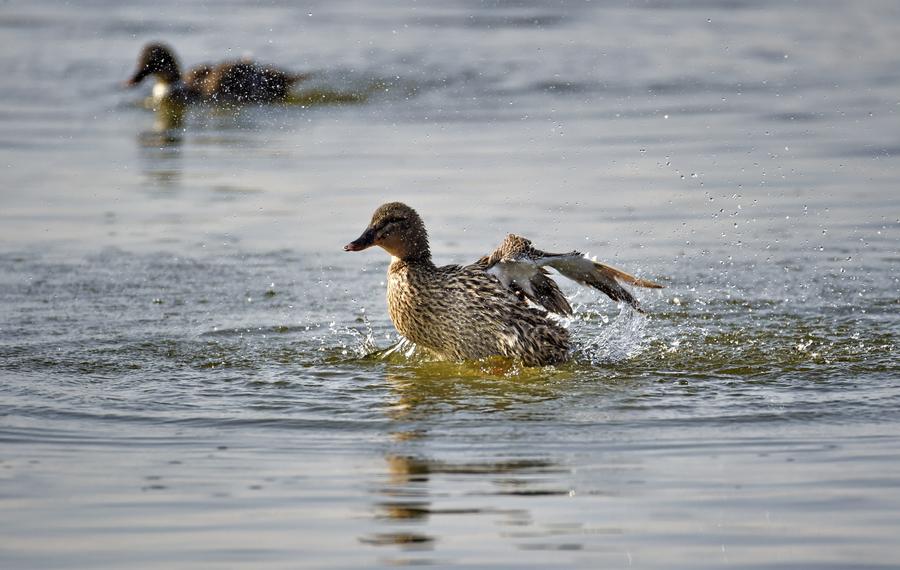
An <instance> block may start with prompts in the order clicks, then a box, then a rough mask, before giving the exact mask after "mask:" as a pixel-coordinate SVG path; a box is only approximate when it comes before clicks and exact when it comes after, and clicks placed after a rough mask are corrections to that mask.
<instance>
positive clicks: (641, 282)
mask: <svg viewBox="0 0 900 570" xmlns="http://www.w3.org/2000/svg"><path fill="white" fill-rule="evenodd" d="M373 246H379V247H381V248H382V249H384V250H385V251H386V252H387V253H388V254H390V256H391V262H390V265H389V266H388V272H387V274H388V281H387V305H388V314H389V315H390V318H391V322H392V323H393V324H394V327H395V328H396V329H397V331H398V332H399V333H400V334H401V335H402V336H403V337H404V338H405V339H407V340H408V341H410V342H412V343H414V344H415V345H416V347H418V348H422V349H424V350H425V351H427V352H428V353H430V354H431V355H433V356H434V357H436V358H437V359H440V360H454V361H465V360H478V359H484V358H489V357H494V356H499V357H505V358H509V359H513V360H516V361H519V362H521V363H522V364H524V365H525V366H547V365H554V364H560V363H563V362H565V361H566V360H568V359H569V358H570V356H571V352H572V351H571V338H570V333H569V330H568V329H567V328H565V327H564V326H563V325H562V324H561V321H560V317H567V316H571V315H572V313H573V311H572V306H571V305H570V303H569V302H568V301H567V300H566V298H565V296H564V295H563V294H562V292H561V291H560V289H559V286H558V284H557V283H556V281H555V280H554V279H553V277H552V276H551V273H550V272H549V271H548V268H552V269H554V270H555V271H556V272H558V273H559V274H560V275H563V276H565V277H567V278H569V279H571V280H573V281H575V282H577V283H580V284H582V285H584V286H587V287H592V288H595V289H597V290H599V291H601V292H603V293H604V294H606V295H607V296H608V297H610V298H611V299H612V300H614V301H620V302H624V303H626V304H627V305H629V306H630V307H632V308H633V309H635V310H636V311H639V312H644V309H643V308H642V307H641V305H640V303H639V301H638V300H637V298H635V296H634V295H633V294H632V293H631V292H630V291H629V290H628V289H627V288H626V287H625V286H624V285H623V283H625V284H630V285H633V286H636V287H644V288H650V289H659V288H662V287H663V285H660V284H659V283H656V282H654V281H650V280H647V279H641V278H638V277H635V276H634V275H631V274H629V273H626V272H624V271H622V270H620V269H616V268H614V267H612V266H610V265H606V264H604V263H600V262H597V261H594V260H592V259H589V258H588V257H586V256H585V255H584V254H582V253H580V252H578V251H570V252H567V253H548V252H545V251H542V250H540V249H537V248H536V247H534V246H533V245H532V242H531V240H528V239H527V238H524V237H521V236H518V235H515V234H509V235H507V236H506V238H505V239H504V240H503V242H502V243H501V244H500V246H498V247H497V248H496V249H495V250H494V251H493V252H491V253H490V254H488V255H485V256H483V257H481V258H480V259H478V260H477V261H475V262H474V263H471V264H468V265H444V266H437V265H435V264H434V262H433V261H432V258H431V249H430V246H429V242H428V232H427V231H426V229H425V224H424V222H423V221H422V218H421V217H420V216H419V214H418V213H417V212H416V211H415V210H414V209H413V208H411V207H409V206H407V205H406V204H404V203H402V202H389V203H386V204H383V205H381V206H379V207H378V208H377V209H376V210H375V212H374V214H373V215H372V219H371V221H370V222H369V224H368V226H367V227H366V229H365V230H364V231H363V233H362V235H360V236H359V238H357V239H355V240H354V241H352V242H350V243H349V244H347V245H346V246H344V251H350V252H356V251H363V250H366V249H368V248H370V247H373Z"/></svg>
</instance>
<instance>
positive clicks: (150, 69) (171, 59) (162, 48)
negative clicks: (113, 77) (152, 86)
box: [125, 43, 181, 87]
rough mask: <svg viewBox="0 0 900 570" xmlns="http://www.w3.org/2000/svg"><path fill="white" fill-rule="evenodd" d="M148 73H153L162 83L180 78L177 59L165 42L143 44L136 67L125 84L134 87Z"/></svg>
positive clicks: (176, 80)
mask: <svg viewBox="0 0 900 570" xmlns="http://www.w3.org/2000/svg"><path fill="white" fill-rule="evenodd" d="M148 75H155V76H156V77H157V79H159V80H160V81H161V82H163V83H169V84H172V83H177V82H178V81H179V80H180V79H181V71H180V68H179V66H178V59H177V58H176V57H175V54H174V53H172V50H171V49H170V48H169V47H168V46H167V45H165V44H159V43H153V44H147V45H145V46H144V49H143V50H141V55H140V56H139V57H138V65H137V69H136V70H135V72H134V75H132V76H131V78H130V79H128V80H127V81H126V82H125V84H126V85H128V86H129V87H134V86H136V85H138V84H139V83H140V82H141V81H143V80H144V78H146V77H147V76H148Z"/></svg>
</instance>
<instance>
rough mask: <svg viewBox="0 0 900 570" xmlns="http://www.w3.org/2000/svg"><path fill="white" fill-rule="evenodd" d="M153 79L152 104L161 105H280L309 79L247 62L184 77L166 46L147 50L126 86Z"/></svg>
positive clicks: (204, 69)
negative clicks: (296, 87)
mask: <svg viewBox="0 0 900 570" xmlns="http://www.w3.org/2000/svg"><path fill="white" fill-rule="evenodd" d="M149 76H153V77H154V78H155V79H156V83H155V84H154V86H153V95H152V98H151V102H152V103H154V104H157V105H158V104H165V103H169V104H175V105H179V104H181V105H183V104H187V103H196V102H207V103H221V104H252V103H276V102H281V101H284V100H285V99H286V98H287V97H288V94H289V93H290V90H291V88H292V87H293V86H294V84H296V83H299V82H301V81H303V80H305V79H307V78H308V77H309V75H308V74H299V75H298V74H292V73H289V72H287V71H284V70H281V69H277V68H274V67H270V66H267V65H260V64H258V63H256V62H253V61H249V60H243V59H242V60H239V61H231V62H223V63H219V64H202V65H198V66H196V67H193V68H191V69H190V70H189V71H188V72H187V73H185V74H184V75H182V73H181V66H180V65H179V63H178V58H177V57H175V53H174V52H173V51H172V49H171V48H170V47H169V46H167V45H165V44H162V43H150V44H147V45H146V46H144V49H143V50H141V54H140V56H139V57H138V64H137V69H136V70H135V72H134V74H133V75H132V76H131V78H130V79H128V80H127V81H126V82H125V84H126V85H127V86H129V87H135V86H137V85H140V83H141V82H142V81H143V80H144V79H146V78H147V77H149Z"/></svg>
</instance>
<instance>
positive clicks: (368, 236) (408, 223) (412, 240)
mask: <svg viewBox="0 0 900 570" xmlns="http://www.w3.org/2000/svg"><path fill="white" fill-rule="evenodd" d="M373 245H377V246H379V247H381V248H382V249H384V250H385V251H387V252H388V253H389V254H391V255H392V256H394V257H396V258H397V259H401V260H404V261H412V260H423V261H426V260H430V259H431V251H430V249H429V247H428V233H427V232H426V231H425V224H424V223H423V222H422V218H420V217H419V214H418V213H416V211H415V210H413V209H412V208H410V207H409V206H407V205H406V204H403V203H400V202H389V203H387V204H383V205H382V206H380V207H379V208H378V209H377V210H375V213H374V214H372V221H371V222H369V226H368V227H367V228H366V230H365V231H364V232H363V233H362V235H361V236H359V238H357V239H356V240H354V241H352V242H350V243H348V244H347V245H345V246H344V251H362V250H364V249H368V248H370V247H372V246H373Z"/></svg>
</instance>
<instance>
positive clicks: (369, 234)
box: [344, 228, 375, 251]
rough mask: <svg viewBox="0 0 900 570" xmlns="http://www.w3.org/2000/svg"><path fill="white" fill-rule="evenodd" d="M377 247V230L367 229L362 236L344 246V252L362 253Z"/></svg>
mask: <svg viewBox="0 0 900 570" xmlns="http://www.w3.org/2000/svg"><path fill="white" fill-rule="evenodd" d="M373 245H375V230H374V229H372V228H366V231H364V232H363V233H362V235H361V236H359V237H358V238H356V239H355V240H353V241H351V242H350V243H348V244H347V245H345V246H344V251H362V250H364V249H367V248H370V247H372V246H373Z"/></svg>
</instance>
